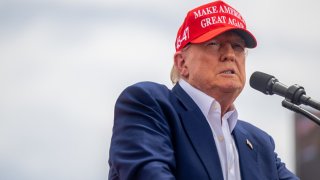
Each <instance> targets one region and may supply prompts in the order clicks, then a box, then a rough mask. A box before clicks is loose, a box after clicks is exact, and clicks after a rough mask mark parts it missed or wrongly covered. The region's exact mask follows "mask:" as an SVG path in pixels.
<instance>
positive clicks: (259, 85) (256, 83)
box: [250, 71, 275, 94]
mask: <svg viewBox="0 0 320 180" xmlns="http://www.w3.org/2000/svg"><path fill="white" fill-rule="evenodd" d="M272 78H275V77H274V76H271V75H269V74H266V73H263V72H259V71H256V72H254V73H253V74H252V75H251V77H250V86H251V87H252V88H253V89H256V90H258V91H261V92H263V93H264V94H269V93H270V92H268V91H269V82H270V80H271V79H272Z"/></svg>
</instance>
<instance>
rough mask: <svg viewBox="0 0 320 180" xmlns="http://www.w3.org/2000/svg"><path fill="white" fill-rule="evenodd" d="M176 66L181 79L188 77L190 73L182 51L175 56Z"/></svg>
mask: <svg viewBox="0 0 320 180" xmlns="http://www.w3.org/2000/svg"><path fill="white" fill-rule="evenodd" d="M174 66H175V68H176V69H177V70H178V72H179V74H180V76H181V77H185V78H186V77H188V75H189V73H188V66H187V63H186V57H185V54H184V53H182V52H181V51H178V52H176V53H175V54H174Z"/></svg>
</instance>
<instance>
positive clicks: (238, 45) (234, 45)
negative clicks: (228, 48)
mask: <svg viewBox="0 0 320 180" xmlns="http://www.w3.org/2000/svg"><path fill="white" fill-rule="evenodd" d="M232 48H233V49H234V50H244V49H245V47H244V45H242V44H241V43H232Z"/></svg>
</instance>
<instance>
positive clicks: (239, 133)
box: [233, 123, 260, 179]
mask: <svg viewBox="0 0 320 180" xmlns="http://www.w3.org/2000/svg"><path fill="white" fill-rule="evenodd" d="M233 135H234V139H235V143H236V146H237V148H238V154H239V161H240V171H241V177H242V179H259V174H260V173H259V168H258V167H259V165H258V151H259V149H258V148H259V147H258V146H257V144H256V143H255V141H254V139H253V138H252V137H251V136H250V135H249V133H248V132H247V131H246V130H245V129H244V128H242V127H241V125H240V123H237V125H236V127H235V129H234V130H233ZM251 145H252V146H251ZM250 146H251V147H250Z"/></svg>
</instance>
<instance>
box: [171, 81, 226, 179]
mask: <svg viewBox="0 0 320 180" xmlns="http://www.w3.org/2000/svg"><path fill="white" fill-rule="evenodd" d="M173 92H174V93H175V94H176V96H177V97H178V99H179V100H180V101H181V103H182V104H183V105H184V107H185V108H181V109H177V111H178V112H179V114H180V117H181V120H182V124H183V126H184V128H185V131H186V133H187V135H188V136H189V138H190V141H191V143H192V144H193V147H194V149H195V151H196V152H197V153H198V155H199V158H200V159H201V161H202V162H203V164H204V166H205V168H206V170H207V172H208V174H209V176H210V177H211V179H223V175H222V169H221V165H220V160H219V156H218V152H217V148H216V145H215V142H214V139H213V134H212V132H211V129H210V126H209V124H208V122H207V120H206V119H205V117H204V115H203V114H202V112H201V110H200V109H199V108H198V106H197V105H196V104H195V103H194V101H193V100H192V99H191V98H190V96H189V95H188V94H187V93H186V92H185V91H184V90H183V89H182V88H181V87H180V86H179V84H177V85H176V86H175V87H174V88H173Z"/></svg>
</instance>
